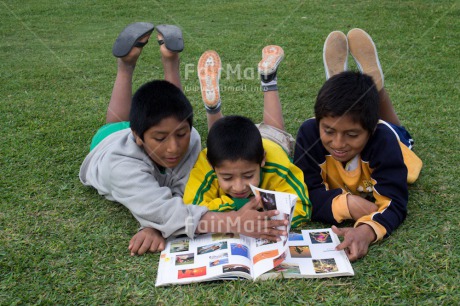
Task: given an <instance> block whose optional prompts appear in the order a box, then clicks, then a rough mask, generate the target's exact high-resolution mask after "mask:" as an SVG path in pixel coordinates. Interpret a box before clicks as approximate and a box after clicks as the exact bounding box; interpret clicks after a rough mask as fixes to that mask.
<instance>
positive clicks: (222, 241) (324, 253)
mask: <svg viewBox="0 0 460 306" xmlns="http://www.w3.org/2000/svg"><path fill="white" fill-rule="evenodd" d="M251 187H252V188H253V192H254V194H257V193H258V194H259V195H260V197H261V200H262V203H263V206H264V209H265V210H272V209H277V210H278V211H279V212H280V214H279V215H277V216H276V218H286V219H288V220H291V218H292V212H293V208H294V206H295V203H296V200H297V196H296V195H293V194H288V193H283V192H275V191H269V190H263V189H260V188H256V187H253V186H251ZM289 230H290V225H289V226H288V227H287V232H289ZM280 238H281V240H280V241H278V242H272V241H268V240H265V239H256V238H252V237H247V236H244V235H238V234H233V233H226V234H204V235H200V236H198V237H196V238H195V239H190V238H188V237H185V238H184V237H176V238H172V239H168V241H167V244H166V248H165V250H164V251H163V252H161V255H160V260H159V265H158V276H157V280H156V284H155V285H156V286H166V285H172V284H188V283H193V282H205V281H213V280H231V279H249V280H254V281H255V280H264V279H270V278H295V277H297V278H300V277H312V278H315V277H316V278H317V277H334V276H346V275H348V276H352V275H354V272H353V268H352V267H351V264H350V262H349V261H348V258H347V256H346V254H345V252H344V251H336V250H335V246H336V245H338V244H339V243H340V241H339V239H338V237H337V235H335V234H334V233H333V232H332V230H331V229H317V230H302V231H301V232H300V233H289V236H288V237H280Z"/></svg>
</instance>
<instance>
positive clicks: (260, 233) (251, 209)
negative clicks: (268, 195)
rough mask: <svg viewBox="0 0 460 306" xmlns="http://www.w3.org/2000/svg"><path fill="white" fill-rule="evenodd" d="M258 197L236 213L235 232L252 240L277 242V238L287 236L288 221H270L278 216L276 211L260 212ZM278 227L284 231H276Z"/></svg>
mask: <svg viewBox="0 0 460 306" xmlns="http://www.w3.org/2000/svg"><path fill="white" fill-rule="evenodd" d="M262 207H263V206H262V203H261V201H260V197H254V198H252V199H251V200H250V201H249V202H248V203H246V205H244V206H243V208H241V209H240V210H239V211H238V212H237V214H238V215H237V228H236V232H238V233H240V234H243V235H246V236H249V237H254V238H261V239H267V240H270V241H279V240H280V238H279V236H287V232H286V230H285V229H286V226H287V225H288V222H289V221H288V220H286V219H284V220H271V217H273V216H276V215H278V214H279V211H277V210H269V211H263V212H260V211H258V209H260V208H262ZM278 227H282V228H284V230H279V229H277V228H278Z"/></svg>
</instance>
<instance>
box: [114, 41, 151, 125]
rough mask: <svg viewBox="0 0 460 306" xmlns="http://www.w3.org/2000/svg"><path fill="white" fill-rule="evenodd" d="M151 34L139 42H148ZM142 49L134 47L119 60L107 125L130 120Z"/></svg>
mask: <svg viewBox="0 0 460 306" xmlns="http://www.w3.org/2000/svg"><path fill="white" fill-rule="evenodd" d="M149 37H150V34H148V35H146V36H144V37H142V38H141V39H139V42H147V41H148V39H149ZM141 52H142V48H140V47H134V48H132V50H131V51H130V52H129V53H128V55H126V56H124V57H122V58H118V59H117V64H118V69H117V76H116V78H115V83H114V85H113V89H112V96H111V97H110V102H109V106H108V108H107V114H106V123H113V122H121V121H128V120H129V113H130V111H131V97H132V80H133V73H134V69H135V67H136V62H137V59H138V58H139V56H140V55H141Z"/></svg>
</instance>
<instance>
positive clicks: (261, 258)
mask: <svg viewBox="0 0 460 306" xmlns="http://www.w3.org/2000/svg"><path fill="white" fill-rule="evenodd" d="M251 188H252V190H253V193H254V194H255V195H256V194H257V195H259V196H260V198H261V201H262V205H263V207H264V210H265V211H268V210H278V211H279V212H280V214H279V215H277V216H275V217H273V218H272V219H274V220H282V219H286V220H288V221H289V225H288V226H287V227H285V228H284V227H281V228H280V229H282V230H285V231H286V232H287V233H289V230H290V224H291V219H292V213H293V209H294V206H295V203H296V200H297V196H296V195H292V194H288V193H284V192H276V191H269V190H264V189H260V188H257V187H254V186H251ZM287 238H288V237H285V236H282V237H280V239H281V241H279V242H272V241H268V240H265V239H255V241H254V242H253V243H252V245H251V254H252V265H253V277H254V279H256V278H257V277H258V276H260V275H261V274H263V273H265V272H267V271H269V270H270V269H273V268H274V267H276V266H277V265H279V264H280V263H281V262H283V260H284V259H285V257H286V244H287V241H288V240H287Z"/></svg>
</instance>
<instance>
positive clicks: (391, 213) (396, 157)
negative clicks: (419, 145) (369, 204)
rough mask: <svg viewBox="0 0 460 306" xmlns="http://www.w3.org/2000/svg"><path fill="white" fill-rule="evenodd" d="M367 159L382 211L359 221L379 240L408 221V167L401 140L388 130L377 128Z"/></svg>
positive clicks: (374, 194) (376, 196) (374, 189)
mask: <svg viewBox="0 0 460 306" xmlns="http://www.w3.org/2000/svg"><path fill="white" fill-rule="evenodd" d="M366 155H367V156H363V159H364V158H365V159H367V160H369V167H370V168H371V169H373V171H372V174H371V179H372V184H373V196H374V198H375V204H376V205H377V207H378V211H377V212H376V213H373V214H371V215H368V216H364V217H362V218H360V219H358V220H357V222H356V224H355V227H356V226H359V225H361V224H367V225H369V226H371V227H372V228H373V229H374V231H375V233H376V235H377V237H376V238H377V239H376V240H380V239H382V238H384V237H387V236H389V235H390V234H391V233H392V232H393V231H394V230H395V229H396V228H397V227H398V226H399V225H400V224H401V223H402V222H403V221H404V219H405V218H406V214H407V202H408V197H409V194H408V187H407V168H406V166H405V164H404V159H403V156H402V152H401V148H400V146H399V141H398V140H397V139H396V138H395V137H394V135H393V134H392V133H391V132H389V131H388V130H386V131H385V130H384V129H377V130H376V132H375V134H374V135H373V140H372V143H370V144H369V150H368V154H366Z"/></svg>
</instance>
